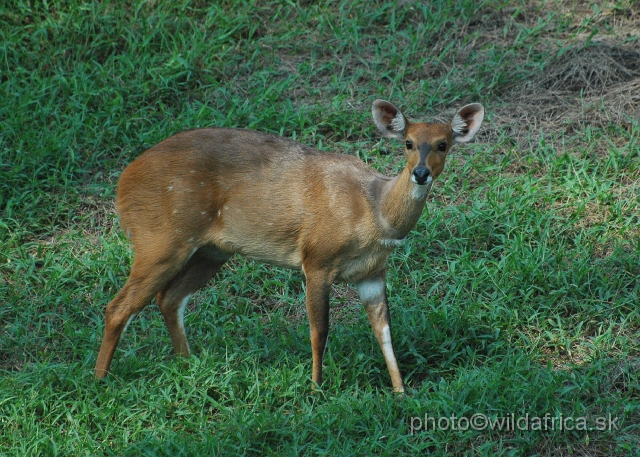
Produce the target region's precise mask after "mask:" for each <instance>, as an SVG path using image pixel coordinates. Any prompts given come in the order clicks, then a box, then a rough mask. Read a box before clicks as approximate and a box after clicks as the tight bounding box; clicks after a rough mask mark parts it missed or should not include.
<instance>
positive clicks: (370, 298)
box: [356, 272, 404, 392]
mask: <svg viewBox="0 0 640 457" xmlns="http://www.w3.org/2000/svg"><path fill="white" fill-rule="evenodd" d="M385 276H386V275H385V272H383V273H381V274H380V275H378V276H377V277H374V278H371V279H365V280H364V281H361V282H360V283H358V284H357V285H356V287H357V289H358V293H359V294H360V300H362V303H363V304H364V307H365V310H366V311H367V316H368V317H369V322H370V323H371V328H372V329H373V334H374V335H375V336H376V339H377V340H378V343H379V344H380V349H382V354H383V355H384V360H385V361H386V362H387V369H388V370H389V375H390V376H391V382H392V383H393V390H394V391H395V392H404V383H403V382H402V375H401V374H400V369H399V368H398V362H397V361H396V355H395V354H394V352H393V346H392V344H391V319H390V317H389V305H388V304H387V291H386V283H385Z"/></svg>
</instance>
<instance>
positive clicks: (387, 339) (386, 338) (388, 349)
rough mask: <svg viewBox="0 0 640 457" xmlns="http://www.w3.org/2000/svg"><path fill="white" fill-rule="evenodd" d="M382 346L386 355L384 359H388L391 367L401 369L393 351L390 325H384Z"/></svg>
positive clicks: (391, 368)
mask: <svg viewBox="0 0 640 457" xmlns="http://www.w3.org/2000/svg"><path fill="white" fill-rule="evenodd" d="M380 346H382V354H383V355H384V359H385V360H386V362H387V365H388V367H389V369H390V370H395V371H399V370H398V362H397V361H396V355H395V354H394V353H393V346H392V345H391V331H390V330H389V326H388V325H385V326H384V327H382V339H381V341H380Z"/></svg>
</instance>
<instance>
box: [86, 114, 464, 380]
mask: <svg viewBox="0 0 640 457" xmlns="http://www.w3.org/2000/svg"><path fill="white" fill-rule="evenodd" d="M385 103H388V102H385ZM384 108H385V110H387V111H385V113H384V116H383V117H384V118H385V122H387V121H388V122H390V121H391V119H393V117H394V116H395V112H394V111H393V109H394V108H395V107H393V105H391V104H388V105H384ZM406 138H407V139H410V140H411V141H413V142H414V144H416V145H421V149H419V148H418V147H415V148H414V149H413V150H407V151H406V152H407V165H406V167H405V169H404V170H403V171H402V173H401V174H400V175H399V176H397V177H395V178H387V177H385V176H383V175H381V174H380V173H378V172H376V171H374V170H373V169H371V168H370V167H368V166H366V165H365V164H364V163H362V162H361V161H360V160H358V159H356V158H354V157H350V156H346V155H336V154H327V153H322V152H320V151H317V150H315V149H312V148H309V147H306V146H303V145H301V144H299V143H296V142H294V141H291V140H289V139H285V138H281V137H278V136H276V135H271V134H267V133H261V132H255V131H248V130H237V129H224V128H211V129H199V130H190V131H186V132H182V133H178V134H176V135H174V136H172V137H170V138H167V139H166V140H164V141H162V142H161V143H159V144H157V145H156V146H154V147H152V148H151V149H149V150H147V151H146V152H144V153H143V154H142V155H141V156H140V157H139V158H138V159H136V160H135V161H134V162H133V163H132V164H131V165H129V166H128V167H127V168H126V169H125V170H124V172H123V173H122V176H121V178H120V182H119V185H118V195H117V200H116V204H117V208H118V212H119V214H120V220H121V224H122V227H123V229H124V231H125V233H126V234H127V235H128V236H129V238H130V239H131V242H132V244H133V250H134V262H133V267H132V270H131V276H130V278H129V280H128V281H127V283H126V284H125V286H124V288H123V289H122V290H121V291H120V292H119V293H118V295H117V296H116V297H115V298H114V299H113V300H112V301H111V302H110V303H109V305H108V306H107V310H106V325H105V331H104V337H103V342H102V346H101V348H100V353H99V355H98V360H97V363H96V368H95V374H96V376H97V377H102V376H105V375H106V374H107V372H108V370H109V366H110V363H111V359H112V357H113V352H114V350H115V347H116V345H117V343H118V340H119V338H120V335H121V333H122V330H123V328H124V326H125V325H126V323H127V322H128V321H129V320H130V318H131V317H132V316H133V315H134V314H135V313H137V312H139V311H140V310H141V309H142V308H143V307H144V306H146V305H147V304H148V303H149V302H150V301H151V299H152V298H153V297H154V296H156V299H157V301H158V304H159V306H160V309H161V311H162V314H163V316H164V318H165V323H166V324H167V328H168V329H169V332H170V335H171V339H172V343H173V346H174V350H175V352H176V353H177V354H181V355H188V354H189V346H188V343H187V340H186V335H185V333H184V328H183V326H182V323H181V319H182V315H181V312H182V311H183V309H184V303H186V299H187V297H188V295H189V294H191V293H193V292H195V291H196V290H198V289H199V288H201V287H203V286H204V285H205V284H206V283H207V282H208V281H209V279H211V277H213V276H214V275H215V273H216V272H217V271H219V269H220V268H221V267H222V265H223V264H224V263H225V262H226V260H227V259H228V258H229V257H230V256H231V255H233V254H236V253H237V254H241V255H244V256H246V257H249V258H252V259H256V260H260V261H265V262H268V263H271V264H274V265H279V266H283V267H287V268H294V269H302V270H303V271H304V273H305V276H306V280H307V311H308V314H309V320H310V325H311V340H312V349H313V380H314V382H316V383H317V384H320V383H321V380H322V370H321V367H322V353H323V352H324V347H325V344H326V339H327V335H328V325H329V324H328V322H329V321H328V312H329V311H328V310H329V306H328V304H329V290H330V286H331V283H332V282H334V281H342V282H350V283H356V284H363V283H366V281H369V283H366V284H373V286H371V287H369V289H367V288H366V287H365V288H364V290H365V293H368V292H367V291H369V290H374V291H377V290H378V289H380V287H381V290H383V289H384V287H383V284H384V274H385V264H386V261H387V259H388V257H389V255H390V253H391V252H392V250H393V247H394V245H395V240H400V239H403V238H404V237H406V235H407V234H408V233H409V231H410V230H411V229H413V227H414V226H415V224H416V222H417V221H418V219H419V217H420V215H421V212H422V209H423V207H424V203H425V199H426V195H427V194H426V192H424V194H420V198H415V196H413V195H412V192H413V190H414V188H415V186H417V184H415V183H413V182H412V181H411V172H412V169H413V168H415V167H416V166H417V165H422V166H426V167H427V168H429V169H430V171H431V174H432V176H433V178H436V177H437V176H438V175H439V174H440V173H441V172H442V170H443V166H444V160H445V157H446V152H444V153H442V152H437V151H436V147H437V146H436V145H437V144H438V142H439V141H441V140H445V141H447V142H448V144H449V145H451V144H452V132H451V127H450V125H448V124H422V123H409V122H408V121H407V129H406ZM427 144H428V145H431V146H430V148H431V149H430V152H429V153H428V154H427V155H426V156H425V155H424V154H423V156H421V155H420V150H422V151H425V150H426V149H425V147H426V146H424V145H427ZM422 146H424V147H422ZM421 161H422V162H424V163H420V162H421ZM380 281H382V282H380ZM379 284H382V286H379ZM369 295H370V294H369ZM369 295H366V297H367V299H366V300H368V302H366V303H365V306H367V313H368V315H369V317H370V319H371V323H372V326H373V329H374V333H375V334H376V337H377V338H378V340H379V341H380V344H381V347H383V351H384V347H386V346H383V337H384V332H383V328H384V326H389V325H390V322H389V313H388V307H387V302H386V294H384V293H382V294H380V293H378V294H377V295H375V294H374V296H369ZM376 297H377V298H376ZM181 307H182V310H181ZM374 309H375V310H376V311H375V312H374V311H373V310H374ZM387 332H388V330H387ZM388 344H390V343H388ZM389 347H390V346H389ZM387 352H388V351H387ZM385 358H387V365H388V366H389V367H390V368H389V370H390V373H391V376H392V380H393V384H394V388H395V390H397V391H402V390H403V389H404V386H403V384H402V379H401V377H400V374H399V372H392V371H394V370H395V371H397V363H396V362H395V357H393V356H392V357H391V359H393V360H390V358H389V357H388V356H387V353H386V352H385ZM393 367H395V368H393Z"/></svg>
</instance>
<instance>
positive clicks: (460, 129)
mask: <svg viewBox="0 0 640 457" xmlns="http://www.w3.org/2000/svg"><path fill="white" fill-rule="evenodd" d="M482 119H484V108H483V107H482V105H481V104H480V103H472V104H470V105H466V106H463V107H462V108H460V109H459V110H458V112H457V113H456V114H455V115H454V116H453V119H452V120H451V130H452V131H453V141H454V142H455V143H466V142H467V141H469V140H471V139H472V138H473V137H474V136H475V134H476V133H477V132H478V129H479V128H480V124H482Z"/></svg>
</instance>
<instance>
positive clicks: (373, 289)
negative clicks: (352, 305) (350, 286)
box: [356, 279, 386, 303]
mask: <svg viewBox="0 0 640 457" xmlns="http://www.w3.org/2000/svg"><path fill="white" fill-rule="evenodd" d="M385 287H386V284H385V282H384V280H382V279H365V280H364V281H360V282H359V283H358V284H356V289H358V293H359V294H360V300H361V301H362V302H363V303H369V302H371V301H373V300H375V299H376V298H380V299H382V297H383V295H384V291H385Z"/></svg>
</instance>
